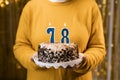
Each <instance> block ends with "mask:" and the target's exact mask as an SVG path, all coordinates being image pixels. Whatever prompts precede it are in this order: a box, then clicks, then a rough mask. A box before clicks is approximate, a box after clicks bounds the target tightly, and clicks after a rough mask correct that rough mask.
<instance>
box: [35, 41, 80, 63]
mask: <svg viewBox="0 0 120 80" xmlns="http://www.w3.org/2000/svg"><path fill="white" fill-rule="evenodd" d="M37 55H38V61H41V62H44V63H60V62H67V61H72V60H75V59H78V58H79V54H78V46H77V45H76V44H74V43H69V44H68V43H41V44H39V46H38V54H37Z"/></svg>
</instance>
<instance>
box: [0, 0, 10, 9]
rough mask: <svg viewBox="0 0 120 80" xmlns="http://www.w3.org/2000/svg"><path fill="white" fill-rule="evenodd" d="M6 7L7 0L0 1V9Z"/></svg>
mask: <svg viewBox="0 0 120 80" xmlns="http://www.w3.org/2000/svg"><path fill="white" fill-rule="evenodd" d="M6 5H9V0H0V7H2V8H3V7H5V6H6Z"/></svg>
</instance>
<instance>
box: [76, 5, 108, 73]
mask: <svg viewBox="0 0 120 80" xmlns="http://www.w3.org/2000/svg"><path fill="white" fill-rule="evenodd" d="M91 25H92V28H91V34H90V38H89V41H88V45H87V49H86V50H85V51H84V52H83V53H84V54H85V57H86V61H85V62H84V63H83V65H82V66H81V67H80V68H78V69H75V71H76V72H78V73H83V74H84V73H86V72H88V71H90V70H92V69H94V68H95V67H96V66H97V65H98V64H100V63H101V62H102V61H103V59H104V57H105V54H106V51H105V41H104V34H103V25H102V18H101V14H100V11H99V8H98V6H97V4H96V5H95V7H94V8H93V9H92V24H91Z"/></svg>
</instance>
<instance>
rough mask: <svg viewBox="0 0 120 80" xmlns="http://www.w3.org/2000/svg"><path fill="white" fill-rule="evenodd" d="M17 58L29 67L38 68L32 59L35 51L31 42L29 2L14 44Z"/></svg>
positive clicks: (23, 13) (24, 65) (21, 18)
mask: <svg viewBox="0 0 120 80" xmlns="http://www.w3.org/2000/svg"><path fill="white" fill-rule="evenodd" d="M13 49H14V50H13V51H14V55H15V58H16V59H17V60H18V61H19V62H20V63H21V64H22V66H23V67H25V68H27V69H33V68H35V67H36V68H37V66H36V65H35V64H34V63H33V62H32V61H31V60H30V58H31V56H32V55H33V54H34V53H35V50H34V49H33V47H32V43H31V42H30V5H29V2H28V3H27V4H26V6H25V7H24V9H23V11H22V14H21V17H20V21H19V26H18V30H17V34H16V41H15V45H14V48H13Z"/></svg>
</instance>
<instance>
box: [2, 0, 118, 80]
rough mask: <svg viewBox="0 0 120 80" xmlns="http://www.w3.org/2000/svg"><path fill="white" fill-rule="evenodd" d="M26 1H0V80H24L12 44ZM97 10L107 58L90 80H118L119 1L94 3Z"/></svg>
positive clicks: (94, 71) (22, 70)
mask: <svg viewBox="0 0 120 80" xmlns="http://www.w3.org/2000/svg"><path fill="white" fill-rule="evenodd" d="M28 1H29V0H0V80H25V79H26V69H24V68H23V67H22V66H21V65H20V64H19V63H18V62H17V61H16V60H15V58H14V55H13V45H14V41H15V35H16V30H17V26H18V21H19V17H20V14H21V11H22V9H23V7H24V5H25V4H26V3H27V2H28ZM96 2H97V3H98V6H99V8H100V11H101V14H102V19H103V25H104V35H105V41H106V49H107V56H106V58H105V60H104V61H103V62H102V64H101V65H99V66H98V67H97V68H96V69H95V70H93V80H120V68H119V67H120V49H119V48H120V0H96Z"/></svg>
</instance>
